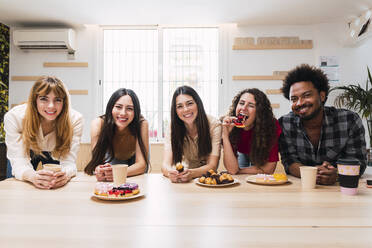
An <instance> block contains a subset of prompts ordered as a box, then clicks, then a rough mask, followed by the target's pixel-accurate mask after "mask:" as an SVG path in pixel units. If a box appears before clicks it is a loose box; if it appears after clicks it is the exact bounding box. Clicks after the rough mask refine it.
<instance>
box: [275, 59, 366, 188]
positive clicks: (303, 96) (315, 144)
mask: <svg viewBox="0 0 372 248" xmlns="http://www.w3.org/2000/svg"><path fill="white" fill-rule="evenodd" d="M282 92H283V95H284V97H285V98H287V99H288V100H290V101H291V109H292V111H291V112H290V113H288V114H286V115H284V116H282V117H281V118H280V119H279V123H280V126H281V127H282V130H283V132H282V134H281V136H280V139H279V151H280V154H281V159H282V163H283V165H284V167H285V168H286V170H287V172H288V173H290V174H292V175H294V176H296V177H300V166H316V167H318V172H317V173H318V174H317V184H324V185H331V184H334V183H335V182H336V179H337V169H336V167H337V160H338V159H341V158H342V159H344V158H348V159H350V158H352V159H357V160H358V161H359V163H360V175H362V174H363V172H364V170H365V168H366V162H367V157H366V142H365V134H364V133H365V131H364V127H363V124H362V120H361V119H360V117H359V115H358V114H357V113H355V112H352V111H350V110H346V109H336V108H334V107H328V106H325V102H326V101H327V97H328V92H329V82H328V78H327V76H326V75H325V74H324V72H323V71H322V70H320V69H318V68H316V67H314V66H310V65H307V64H303V65H300V66H297V67H296V68H295V69H293V70H291V71H290V72H289V73H288V74H287V76H286V77H285V79H284V81H283V88H282Z"/></svg>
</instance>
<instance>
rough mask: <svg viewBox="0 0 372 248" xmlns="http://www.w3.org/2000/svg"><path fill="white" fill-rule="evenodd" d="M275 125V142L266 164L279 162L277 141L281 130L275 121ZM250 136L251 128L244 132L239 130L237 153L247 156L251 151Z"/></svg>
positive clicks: (251, 133) (251, 134)
mask: <svg viewBox="0 0 372 248" xmlns="http://www.w3.org/2000/svg"><path fill="white" fill-rule="evenodd" d="M275 125H276V136H277V138H276V140H275V143H274V146H273V147H272V148H271V150H270V154H269V159H268V162H277V161H279V155H278V151H279V146H278V139H279V136H280V134H281V133H282V129H281V128H280V125H279V122H278V120H275ZM252 136H253V128H252V129H250V130H248V131H245V130H244V129H241V130H240V140H239V142H238V145H237V147H238V152H240V153H245V154H249V153H250V151H251V143H252Z"/></svg>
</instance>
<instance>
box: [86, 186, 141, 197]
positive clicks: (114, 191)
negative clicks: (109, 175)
mask: <svg viewBox="0 0 372 248" xmlns="http://www.w3.org/2000/svg"><path fill="white" fill-rule="evenodd" d="M93 196H94V197H96V198H98V199H101V200H110V201H120V200H129V199H133V198H138V197H141V196H144V193H143V192H141V191H140V188H139V186H138V184H137V183H124V184H121V185H119V186H117V187H114V184H113V183H106V182H97V183H96V186H95V188H94V193H93Z"/></svg>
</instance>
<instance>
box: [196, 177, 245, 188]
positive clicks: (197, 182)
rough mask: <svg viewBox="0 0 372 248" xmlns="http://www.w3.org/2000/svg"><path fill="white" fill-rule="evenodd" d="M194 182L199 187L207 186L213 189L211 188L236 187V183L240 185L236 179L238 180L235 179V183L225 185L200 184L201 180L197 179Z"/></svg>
mask: <svg viewBox="0 0 372 248" xmlns="http://www.w3.org/2000/svg"><path fill="white" fill-rule="evenodd" d="M194 182H195V183H196V184H197V185H200V186H205V187H211V188H218V187H226V186H230V185H234V184H236V183H240V182H239V180H238V179H236V178H234V181H233V182H231V183H225V184H205V183H201V182H199V178H195V179H194Z"/></svg>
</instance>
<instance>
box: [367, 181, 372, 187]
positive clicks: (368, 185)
mask: <svg viewBox="0 0 372 248" xmlns="http://www.w3.org/2000/svg"><path fill="white" fill-rule="evenodd" d="M367 187H368V188H372V180H367Z"/></svg>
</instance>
